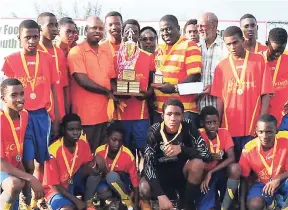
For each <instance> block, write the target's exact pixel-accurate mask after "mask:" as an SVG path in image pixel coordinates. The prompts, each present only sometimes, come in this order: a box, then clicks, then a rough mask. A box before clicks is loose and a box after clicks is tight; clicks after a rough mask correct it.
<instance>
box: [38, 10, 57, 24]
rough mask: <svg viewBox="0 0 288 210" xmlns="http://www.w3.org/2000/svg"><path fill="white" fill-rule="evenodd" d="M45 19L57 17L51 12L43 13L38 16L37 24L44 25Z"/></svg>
mask: <svg viewBox="0 0 288 210" xmlns="http://www.w3.org/2000/svg"><path fill="white" fill-rule="evenodd" d="M44 17H56V16H55V15H54V14H53V13H51V12H43V13H41V14H40V15H38V18H37V23H38V24H42V21H43V18H44Z"/></svg>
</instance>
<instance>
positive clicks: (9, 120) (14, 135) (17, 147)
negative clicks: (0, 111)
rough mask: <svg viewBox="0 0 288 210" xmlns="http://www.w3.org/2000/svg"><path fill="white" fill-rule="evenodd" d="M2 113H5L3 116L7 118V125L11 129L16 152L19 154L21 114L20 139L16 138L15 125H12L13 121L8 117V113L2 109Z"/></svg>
mask: <svg viewBox="0 0 288 210" xmlns="http://www.w3.org/2000/svg"><path fill="white" fill-rule="evenodd" d="M4 114H5V117H6V118H7V120H8V122H9V125H10V127H11V130H12V134H13V138H14V142H15V144H16V149H17V152H18V154H19V155H21V145H20V142H21V135H22V118H21V114H20V140H19V138H18V135H17V133H16V131H15V126H14V123H13V121H12V119H11V117H10V115H9V114H8V113H7V112H5V111H4Z"/></svg>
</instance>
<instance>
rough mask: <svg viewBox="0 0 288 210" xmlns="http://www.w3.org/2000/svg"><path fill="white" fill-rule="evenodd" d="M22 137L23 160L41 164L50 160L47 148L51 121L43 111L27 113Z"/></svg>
mask: <svg viewBox="0 0 288 210" xmlns="http://www.w3.org/2000/svg"><path fill="white" fill-rule="evenodd" d="M28 113H29V118H28V126H27V129H26V133H25V137H24V148H23V160H24V161H30V160H34V159H35V160H36V161H37V162H38V163H40V164H43V163H44V162H45V161H46V160H49V159H50V156H49V152H48V146H49V142H50V138H51V119H50V117H49V115H48V113H47V111H46V110H45V109H39V110H35V111H29V112H28Z"/></svg>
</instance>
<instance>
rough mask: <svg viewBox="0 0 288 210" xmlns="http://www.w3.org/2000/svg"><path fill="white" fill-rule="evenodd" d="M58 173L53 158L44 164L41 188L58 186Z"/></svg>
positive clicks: (55, 161)
mask: <svg viewBox="0 0 288 210" xmlns="http://www.w3.org/2000/svg"><path fill="white" fill-rule="evenodd" d="M60 173H61V172H60V171H59V167H58V164H57V160H56V159H55V158H51V159H50V160H49V161H45V163H44V176H43V186H49V185H58V184H60Z"/></svg>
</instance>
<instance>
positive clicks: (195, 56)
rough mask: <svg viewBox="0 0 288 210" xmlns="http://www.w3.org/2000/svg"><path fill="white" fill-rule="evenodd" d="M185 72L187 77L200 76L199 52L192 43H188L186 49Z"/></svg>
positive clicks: (200, 62)
mask: <svg viewBox="0 0 288 210" xmlns="http://www.w3.org/2000/svg"><path fill="white" fill-rule="evenodd" d="M184 65H185V71H186V72H187V75H191V74H200V73H201V67H202V56H201V50H200V48H199V47H198V46H197V44H195V43H194V42H190V41H189V43H188V49H187V50H186V54H185V64H184Z"/></svg>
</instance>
